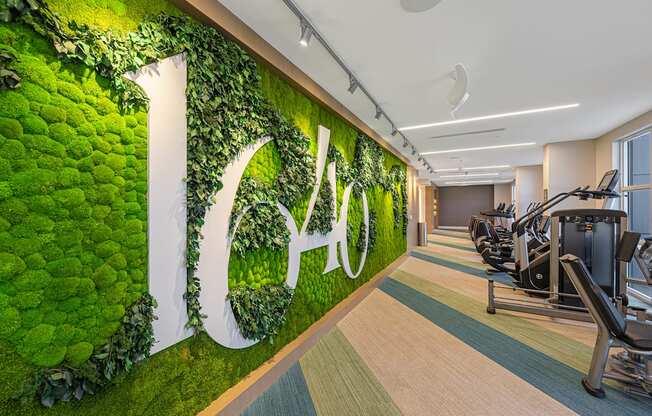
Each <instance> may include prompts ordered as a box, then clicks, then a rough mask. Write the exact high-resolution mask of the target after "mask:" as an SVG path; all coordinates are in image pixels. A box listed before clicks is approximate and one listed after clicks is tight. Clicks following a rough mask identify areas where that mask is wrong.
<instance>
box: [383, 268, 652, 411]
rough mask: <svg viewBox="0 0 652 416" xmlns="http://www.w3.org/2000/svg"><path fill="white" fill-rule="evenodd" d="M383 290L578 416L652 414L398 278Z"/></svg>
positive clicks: (647, 408) (641, 402) (386, 282)
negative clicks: (599, 393)
mask: <svg viewBox="0 0 652 416" xmlns="http://www.w3.org/2000/svg"><path fill="white" fill-rule="evenodd" d="M379 288H380V289H381V290H382V291H384V292H385V293H387V294H388V295H390V296H392V297H393V298H395V299H397V300H398V301H399V302H401V303H403V304H404V305H405V306H407V307H409V308H410V309H412V310H414V311H415V312H417V313H418V314H420V315H422V316H423V317H424V318H426V319H428V320H430V321H431V322H433V323H434V324H435V325H437V326H439V327H440V328H442V329H443V330H445V331H447V332H448V333H450V334H452V335H453V336H455V337H457V338H459V339H460V340H461V341H463V342H464V343H466V344H467V345H469V346H470V347H472V348H474V349H475V350H477V351H478V352H480V353H482V354H483V355H485V356H486V357H488V358H489V359H491V360H493V361H494V362H496V363H498V364H499V365H501V366H503V367H504V368H506V369H507V370H509V371H510V372H512V373H513V374H515V375H516V376H518V377H520V378H522V379H523V380H525V381H527V382H528V383H530V384H531V385H533V386H534V387H536V388H538V389H539V390H541V391H543V392H544V393H546V394H547V395H549V396H550V397H552V398H554V399H555V400H557V401H559V402H560V403H562V404H564V405H565V406H567V407H568V408H570V409H571V410H573V411H574V412H576V413H578V414H580V415H587V416H598V415H605V416H607V415H608V416H614V415H641V416H643V415H646V416H650V415H651V414H652V405H651V404H650V402H648V401H644V400H639V399H635V398H633V397H630V396H627V395H626V394H624V393H623V392H621V391H618V390H615V389H613V388H609V387H605V389H606V390H607V398H606V399H597V398H595V397H593V396H590V395H589V394H587V393H586V392H585V391H584V389H583V388H582V386H581V385H580V380H581V378H582V376H583V374H582V373H580V372H579V371H577V370H575V369H573V368H571V367H569V366H567V365H565V364H563V363H561V362H559V361H557V360H554V359H552V358H550V357H549V356H547V355H545V354H543V353H542V352H540V351H537V350H535V349H533V348H531V347H529V346H527V345H525V344H523V343H521V342H519V341H516V340H515V339H513V338H511V337H509V336H507V335H505V334H503V333H502V332H499V331H497V330H495V329H493V328H491V327H489V326H487V325H484V324H482V323H480V322H478V321H476V320H475V319H472V318H470V317H468V316H466V315H464V314H462V313H460V312H458V311H456V310H455V309H452V308H450V307H449V306H447V305H444V304H442V303H440V302H437V301H436V300H434V299H432V298H430V297H428V296H426V295H424V294H423V293H421V292H419V291H417V290H415V289H412V288H411V287H409V286H406V285H404V284H402V283H400V282H398V281H396V280H394V279H391V278H389V279H385V280H384V281H383V282H382V283H381V284H380V286H379ZM460 359H463V357H460ZM469 387H471V386H469ZM490 399H491V398H488V400H490ZM541 414H546V409H541Z"/></svg>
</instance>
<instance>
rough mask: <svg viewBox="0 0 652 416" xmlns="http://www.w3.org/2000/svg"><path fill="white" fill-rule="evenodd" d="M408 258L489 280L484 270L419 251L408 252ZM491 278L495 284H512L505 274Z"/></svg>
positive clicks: (497, 274)
mask: <svg viewBox="0 0 652 416" xmlns="http://www.w3.org/2000/svg"><path fill="white" fill-rule="evenodd" d="M410 256H412V257H415V258H417V259H419V260H424V261H428V262H430V263H433V264H436V265H438V266H444V267H448V268H449V269H453V270H457V271H458V272H462V273H466V274H470V275H472V276H475V277H480V278H482V279H489V276H487V275H486V274H485V272H484V270H481V269H478V268H475V267H470V266H466V265H464V264H460V263H458V262H455V261H451V260H446V259H442V258H438V257H435V256H433V255H431V254H425V253H422V252H419V251H416V250H412V251H411V252H410ZM491 278H492V279H494V280H495V281H497V282H500V283H503V284H506V285H512V284H513V283H512V279H511V278H510V277H509V276H507V274H505V273H496V274H494V275H492V276H491Z"/></svg>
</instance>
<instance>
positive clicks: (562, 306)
mask: <svg viewBox="0 0 652 416" xmlns="http://www.w3.org/2000/svg"><path fill="white" fill-rule="evenodd" d="M617 183H618V171H617V170H611V171H608V172H606V173H605V175H604V176H603V178H602V180H601V181H600V183H599V184H598V186H597V187H596V188H595V190H589V189H588V186H587V187H584V188H576V189H574V190H572V191H570V192H565V193H560V194H558V195H556V196H554V197H553V198H551V199H550V200H548V201H546V202H545V203H543V204H541V205H540V206H539V207H537V208H535V209H534V210H532V211H531V212H529V213H528V214H527V215H525V216H523V217H521V218H519V219H518V220H516V222H514V224H513V225H512V228H513V230H514V233H513V239H514V252H513V258H514V265H515V267H514V271H513V272H512V273H510V275H512V277H513V280H514V283H515V285H516V286H517V287H512V286H507V285H500V284H496V283H495V282H494V281H493V280H489V283H488V306H487V312H488V313H491V314H493V313H495V312H496V309H505V310H512V311H518V312H526V313H533V314H538V315H546V316H551V317H556V318H567V319H574V320H581V321H591V318H590V316H589V315H588V314H587V313H586V312H587V309H586V307H585V306H584V305H583V304H582V303H581V298H580V296H579V295H578V294H577V292H576V291H575V290H574V289H573V287H572V285H570V284H569V282H568V281H567V280H565V281H563V282H562V283H561V284H560V281H562V279H563V278H564V275H563V273H559V256H560V253H561V255H563V254H566V253H567V252H568V253H573V254H576V255H578V256H581V257H582V258H583V260H591V263H590V264H591V265H592V267H593V269H594V270H595V273H596V275H599V276H600V277H601V283H602V284H604V286H605V289H607V290H609V294H610V296H612V297H615V296H619V295H621V294H622V293H621V292H624V291H625V290H626V281H625V280H624V276H625V270H624V269H623V268H622V267H620V268H618V267H616V266H615V263H614V260H613V259H614V251H615V247H616V244H617V243H616V241H618V240H619V239H620V237H621V234H622V233H623V232H624V230H625V229H626V228H627V218H626V214H625V213H624V212H622V211H611V210H604V209H601V210H595V209H589V210H565V211H558V212H553V213H552V214H551V217H552V231H551V239H550V242H549V244H544V245H542V246H541V247H540V248H537V249H534V250H533V249H532V243H531V242H530V241H529V240H528V235H529V232H528V225H529V224H531V221H533V220H534V219H535V218H536V217H537V216H540V215H542V213H543V212H544V211H545V210H548V209H550V208H552V207H554V206H556V205H558V204H560V203H561V202H562V201H564V200H566V199H568V198H570V197H571V196H575V197H578V198H580V199H581V200H587V199H602V200H607V199H609V198H614V197H617V196H619V195H618V194H617V193H616V192H614V188H615V186H616V184H617ZM560 224H563V225H564V227H563V228H562V231H561V233H560ZM594 231H595V232H594ZM560 239H561V240H560ZM560 241H561V244H560ZM580 243H581V244H580ZM560 245H561V247H560ZM483 258H484V256H483ZM485 260H487V259H485ZM488 263H489V264H490V265H491V266H494V264H492V263H491V262H489V261H488ZM497 269H498V270H500V269H499V268H497ZM496 289H504V290H512V291H515V290H519V291H521V292H524V293H526V294H527V295H530V296H534V297H539V298H541V297H543V298H544V299H543V300H532V299H527V298H514V297H504V296H501V297H497V296H495V290H496Z"/></svg>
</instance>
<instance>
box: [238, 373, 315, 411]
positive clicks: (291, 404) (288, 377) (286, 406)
mask: <svg viewBox="0 0 652 416" xmlns="http://www.w3.org/2000/svg"><path fill="white" fill-rule="evenodd" d="M242 415H243V416H316V415H317V413H316V412H315V407H314V406H313V404H312V400H311V399H310V393H308V387H307V386H306V381H305V379H304V378H303V374H302V373H301V368H300V367H299V364H298V363H296V364H294V365H293V366H292V367H290V369H289V370H288V371H287V373H285V374H284V375H282V376H281V378H279V379H278V381H277V382H276V383H274V384H273V385H272V386H271V387H270V388H269V389H267V391H265V393H263V394H262V395H260V396H258V398H257V399H256V400H255V401H254V402H253V403H252V404H251V405H250V406H249V407H248V408H247V410H245V411H244V412H243V413H242Z"/></svg>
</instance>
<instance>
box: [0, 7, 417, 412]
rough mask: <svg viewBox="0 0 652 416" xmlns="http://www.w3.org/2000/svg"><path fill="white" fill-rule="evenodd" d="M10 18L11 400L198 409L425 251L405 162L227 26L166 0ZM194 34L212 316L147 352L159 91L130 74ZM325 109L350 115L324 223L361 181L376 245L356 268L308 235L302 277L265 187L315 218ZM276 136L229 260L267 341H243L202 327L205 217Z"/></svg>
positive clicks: (5, 366) (4, 134)
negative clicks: (345, 266)
mask: <svg viewBox="0 0 652 416" xmlns="http://www.w3.org/2000/svg"><path fill="white" fill-rule="evenodd" d="M0 19H2V21H3V23H2V25H1V26H0V317H1V319H0V362H1V363H2V365H1V366H0V414H17V415H34V414H93V415H102V414H106V415H117V414H134V415H144V414H152V415H162V414H174V415H180V414H195V413H196V412H198V411H200V410H202V409H203V408H204V407H205V406H207V405H208V404H209V403H210V402H211V401H212V400H214V399H215V398H216V397H217V396H219V395H220V394H221V393H222V392H223V391H225V390H226V389H227V388H229V387H231V386H232V385H234V384H235V383H237V382H238V381H239V380H240V379H241V378H243V377H244V376H246V375H247V374H248V373H249V372H251V371H252V370H254V369H256V368H257V367H258V366H260V365H261V364H262V363H263V362H265V361H266V360H267V359H269V358H270V357H272V356H273V355H274V354H275V353H276V352H277V351H278V350H279V349H280V348H282V347H283V346H284V345H286V344H287V343H289V342H290V341H292V340H293V339H295V338H296V337H297V336H298V335H299V334H301V333H302V332H303V331H305V330H306V329H307V328H308V327H309V326H310V325H311V324H312V323H314V322H315V321H317V320H318V319H319V318H320V317H322V316H323V315H324V314H325V313H326V312H327V311H328V310H330V309H331V308H332V307H333V306H335V305H336V304H337V303H339V302H340V301H342V300H343V299H344V298H345V297H346V296H348V295H349V294H350V293H351V292H353V291H354V290H355V289H356V288H358V287H359V286H360V285H362V284H363V283H364V282H365V281H367V280H369V279H370V278H371V277H372V276H373V275H374V274H376V273H377V272H379V271H380V270H382V269H383V268H384V267H385V266H386V265H388V264H389V263H390V262H391V261H393V260H394V259H395V258H396V257H398V256H399V255H401V254H402V253H403V252H404V251H405V249H406V239H405V231H406V227H407V206H406V201H407V198H406V183H405V169H406V167H405V165H404V164H403V163H402V162H401V161H400V160H399V159H397V158H396V157H395V156H393V155H392V154H391V153H389V152H387V151H385V150H384V149H382V148H381V147H380V146H379V145H378V144H376V143H375V142H373V141H372V140H371V139H369V138H367V137H366V136H364V135H363V134H361V133H360V132H358V131H357V130H355V129H354V128H353V127H352V126H351V125H349V124H348V123H347V122H345V121H344V120H343V119H341V118H340V117H339V116H337V115H336V114H335V113H333V112H332V111H330V110H329V109H327V108H324V107H323V106H321V105H319V104H318V103H317V102H315V101H314V100H312V99H310V98H309V97H306V96H305V95H303V94H302V93H301V92H299V91H297V90H296V89H295V88H293V87H292V86H291V85H289V84H288V82H286V81H285V80H284V79H283V78H282V77H281V76H279V75H277V74H276V73H275V72H274V71H272V70H271V69H269V68H267V67H265V66H264V65H262V64H259V63H257V62H256V61H255V60H254V58H253V57H251V56H250V55H249V54H247V53H246V52H245V51H244V50H243V49H242V48H240V47H239V46H238V45H237V44H236V43H235V42H233V41H229V40H226V39H225V38H224V37H223V36H222V35H221V34H220V33H219V32H218V31H216V30H214V29H212V28H210V27H207V26H205V25H203V24H199V23H197V22H195V21H193V20H191V19H190V18H188V17H186V16H184V15H183V14H182V13H180V12H179V11H178V10H176V9H175V8H174V7H173V6H172V5H170V4H169V3H167V2H165V1H161V0H154V1H147V0H132V1H124V2H121V1H118V0H83V1H79V0H77V1H68V0H48V1H46V2H43V1H42V0H0ZM180 52H185V54H186V58H187V63H188V85H187V98H188V113H187V118H188V180H187V183H188V229H189V235H188V251H187V256H188V290H187V294H186V300H187V303H188V312H189V317H190V320H189V322H188V325H189V326H190V327H192V328H194V329H195V333H196V334H195V335H194V336H193V337H192V338H190V339H187V340H185V341H183V342H181V343H179V344H177V345H175V346H173V347H170V348H168V349H166V350H164V351H162V352H159V353H157V354H156V355H154V356H152V357H149V358H145V359H142V358H143V357H146V356H147V355H148V351H149V348H150V347H151V345H152V342H153V334H152V327H151V321H152V319H155V317H154V312H153V311H154V306H155V302H154V301H153V299H152V298H151V297H150V296H149V295H148V294H147V260H146V259H147V240H146V232H147V230H146V227H147V199H146V198H147V197H146V190H147V117H146V111H147V100H146V97H145V96H144V94H143V93H142V91H140V90H139V89H138V88H137V87H136V86H135V85H133V84H131V83H129V82H128V81H126V80H125V79H124V78H122V77H121V74H123V73H125V72H127V71H130V70H136V69H138V68H139V67H141V66H143V65H144V64H147V63H149V62H152V61H154V60H156V59H160V58H164V57H166V56H170V55H173V54H176V53H180ZM320 125H322V126H325V127H326V128H328V129H329V130H330V131H331V136H330V137H331V138H330V144H331V145H330V148H329V151H328V158H329V161H333V162H335V163H336V165H337V172H338V177H337V199H336V201H335V203H332V202H331V198H332V193H331V191H330V188H329V187H328V186H322V187H321V190H320V192H319V197H318V200H317V204H316V206H315V210H314V213H313V216H312V219H311V221H310V224H309V226H308V230H309V232H311V233H328V232H329V231H330V228H331V226H332V222H333V218H335V216H336V215H337V213H338V212H339V209H340V205H341V203H342V199H341V196H342V194H343V189H344V187H345V186H347V185H348V184H349V183H352V182H354V181H355V182H357V185H356V186H355V188H354V192H353V198H352V202H351V203H350V205H349V208H348V216H349V220H348V229H347V234H348V239H347V240H348V245H349V256H350V262H351V264H353V265H356V264H357V263H358V261H359V259H360V256H361V254H362V252H364V251H367V258H366V262H365V267H364V269H363V271H362V273H361V275H360V276H359V277H358V278H357V279H350V278H348V277H347V276H346V274H345V273H344V272H343V271H342V269H341V268H340V269H336V270H334V271H332V272H329V273H327V274H325V275H324V274H322V272H323V270H324V267H325V264H326V257H327V248H326V247H322V248H318V249H315V250H312V251H309V252H307V253H304V254H303V255H302V265H301V270H300V273H299V278H298V284H297V286H296V289H295V290H294V291H292V290H290V289H289V288H287V287H286V286H285V285H284V283H283V282H284V278H285V275H286V270H287V261H288V260H287V256H288V255H287V241H288V235H287V230H286V229H285V228H284V225H283V220H282V216H281V215H280V212H279V211H278V209H277V208H276V207H275V206H274V205H273V204H259V203H258V202H259V201H262V200H267V201H272V202H274V201H279V202H282V203H283V204H284V205H285V206H287V207H288V208H289V209H290V211H291V213H292V215H293V217H294V218H295V219H296V221H297V223H301V222H302V220H303V218H304V216H305V214H306V210H307V205H308V200H309V197H310V192H311V190H312V187H313V183H314V176H315V155H316V143H317V129H318V126H320ZM263 136H271V137H273V140H272V141H271V142H269V143H268V144H266V145H265V146H263V147H262V148H261V149H260V150H259V151H258V152H257V153H256V155H255V156H254V158H253V160H252V161H251V163H250V164H249V166H248V168H247V170H246V172H245V175H244V177H243V179H242V181H241V183H240V187H239V190H238V195H237V199H236V204H235V208H234V212H233V213H232V215H233V217H234V218H235V217H236V216H238V215H239V213H240V211H241V210H242V209H243V208H244V207H245V206H252V209H251V210H249V211H248V212H247V214H246V215H245V216H244V217H243V219H242V221H241V223H240V225H239V227H238V230H237V232H236V233H235V235H232V239H233V245H232V253H231V262H230V264H229V288H230V294H229V299H230V300H231V303H232V305H233V308H234V312H235V315H236V318H237V321H238V325H239V326H240V329H241V331H242V333H243V335H245V336H246V337H247V338H251V339H263V341H261V342H259V343H258V344H256V345H254V346H252V347H249V348H247V349H244V350H231V349H227V348H224V347H221V346H220V345H219V344H217V343H216V342H214V341H213V340H212V339H211V338H210V337H208V336H207V335H206V334H205V333H204V332H203V331H202V319H203V316H202V311H201V305H200V304H199V302H198V297H199V293H200V291H201V287H200V285H199V280H198V279H197V276H196V275H195V271H196V267H197V264H198V262H201V258H200V257H199V247H200V246H201V235H200V230H201V226H202V224H203V219H204V216H205V213H206V210H207V209H209V208H210V206H211V205H212V204H219V203H220V201H219V200H217V201H216V200H213V199H212V198H211V197H212V195H214V193H215V192H216V191H218V190H219V189H220V188H221V187H222V184H221V182H220V174H221V172H222V170H223V169H224V167H225V166H226V165H227V164H228V163H229V161H230V160H232V159H233V158H234V157H235V156H236V155H237V154H239V152H240V151H241V150H242V149H243V148H244V147H245V146H246V145H248V144H250V143H253V142H254V141H256V140H257V139H258V138H259V137H263ZM323 182H324V183H325V180H324V181H323ZM362 192H365V193H366V195H367V198H368V202H369V214H370V215H369V226H368V227H365V225H364V222H363V221H362V202H361V195H362ZM365 241H368V243H367V244H366V246H365V244H364V242H365ZM149 279H156V276H149ZM75 399H82V400H75ZM39 401H40V402H41V403H39ZM42 404H44V405H46V406H52V405H54V406H53V407H51V408H49V409H47V408H45V407H43V406H42Z"/></svg>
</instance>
